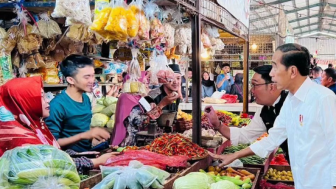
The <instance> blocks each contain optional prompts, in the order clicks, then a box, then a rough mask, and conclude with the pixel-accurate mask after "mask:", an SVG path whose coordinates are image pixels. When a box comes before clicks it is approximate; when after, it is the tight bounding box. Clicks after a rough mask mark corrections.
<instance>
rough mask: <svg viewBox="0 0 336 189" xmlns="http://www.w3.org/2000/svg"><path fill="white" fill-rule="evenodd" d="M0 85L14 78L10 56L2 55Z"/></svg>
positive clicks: (0, 60)
mask: <svg viewBox="0 0 336 189" xmlns="http://www.w3.org/2000/svg"><path fill="white" fill-rule="evenodd" d="M0 77H1V78H0V85H2V84H3V83H5V82H7V81H8V80H10V79H12V78H13V68H12V62H11V56H10V54H6V53H1V55H0Z"/></svg>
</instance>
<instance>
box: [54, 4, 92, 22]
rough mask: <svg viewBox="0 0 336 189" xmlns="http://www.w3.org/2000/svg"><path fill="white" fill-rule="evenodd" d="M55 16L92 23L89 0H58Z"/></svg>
mask: <svg viewBox="0 0 336 189" xmlns="http://www.w3.org/2000/svg"><path fill="white" fill-rule="evenodd" d="M51 16H52V17H54V18H60V17H69V18H70V21H71V22H75V23H83V24H85V25H91V23H92V22H91V10H90V1H89V0H56V5H55V9H54V12H53V13H52V14H51Z"/></svg>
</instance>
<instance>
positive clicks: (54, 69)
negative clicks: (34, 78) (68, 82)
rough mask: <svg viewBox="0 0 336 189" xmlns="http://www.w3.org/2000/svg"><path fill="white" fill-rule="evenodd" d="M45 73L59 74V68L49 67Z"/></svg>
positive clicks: (47, 74) (48, 74)
mask: <svg viewBox="0 0 336 189" xmlns="http://www.w3.org/2000/svg"><path fill="white" fill-rule="evenodd" d="M44 75H46V76H50V75H58V69H57V68H47V69H45V70H44Z"/></svg>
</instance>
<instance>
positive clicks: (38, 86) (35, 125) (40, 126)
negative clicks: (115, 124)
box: [0, 77, 114, 172]
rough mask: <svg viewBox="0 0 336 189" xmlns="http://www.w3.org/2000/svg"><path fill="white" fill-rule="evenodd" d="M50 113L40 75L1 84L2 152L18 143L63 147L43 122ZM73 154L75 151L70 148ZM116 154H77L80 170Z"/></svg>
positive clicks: (97, 164) (90, 167)
mask: <svg viewBox="0 0 336 189" xmlns="http://www.w3.org/2000/svg"><path fill="white" fill-rule="evenodd" d="M48 116H49V101H48V100H47V99H45V98H44V91H43V84H42V78H41V77H30V78H18V79H12V80H10V81H8V82H7V83H6V84H4V85H2V86H1V87H0V133H1V135H0V141H1V142H0V156H2V154H3V153H4V152H5V151H7V150H10V149H13V148H15V147H18V146H26V145H35V144H44V145H53V146H54V147H56V148H60V147H59V145H58V143H57V141H56V140H55V138H54V137H53V135H52V134H51V132H50V131H49V129H48V127H47V126H46V125H45V124H44V121H43V118H46V117H48ZM67 152H68V153H69V154H73V153H75V152H73V151H67ZM111 156H114V154H113V153H108V154H104V155H102V156H100V157H99V158H95V159H88V158H86V157H81V158H74V159H73V160H74V162H75V164H76V167H77V169H78V171H79V172H82V171H84V170H89V169H92V168H97V167H99V165H102V164H105V162H106V160H107V159H108V158H110V157H111Z"/></svg>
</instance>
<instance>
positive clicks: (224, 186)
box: [211, 180, 236, 189]
mask: <svg viewBox="0 0 336 189" xmlns="http://www.w3.org/2000/svg"><path fill="white" fill-rule="evenodd" d="M211 189H236V186H235V184H233V183H232V182H230V181H227V180H222V181H219V182H216V183H213V184H211Z"/></svg>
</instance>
